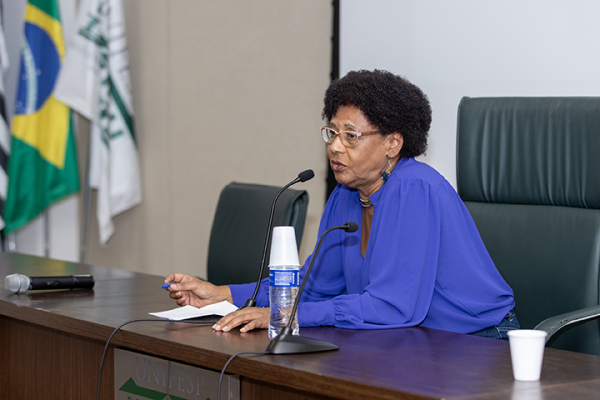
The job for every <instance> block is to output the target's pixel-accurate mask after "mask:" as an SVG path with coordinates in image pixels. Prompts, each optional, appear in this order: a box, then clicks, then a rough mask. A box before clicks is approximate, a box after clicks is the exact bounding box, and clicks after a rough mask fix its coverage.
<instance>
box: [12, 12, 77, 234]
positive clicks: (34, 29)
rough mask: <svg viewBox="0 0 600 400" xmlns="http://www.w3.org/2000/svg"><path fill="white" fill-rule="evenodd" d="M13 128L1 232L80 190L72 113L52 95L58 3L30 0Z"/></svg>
mask: <svg viewBox="0 0 600 400" xmlns="http://www.w3.org/2000/svg"><path fill="white" fill-rule="evenodd" d="M24 27H25V28H24V30H25V35H24V37H23V42H22V44H21V60H20V71H19V82H18V90H17V99H16V102H15V113H14V116H13V119H12V126H11V135H12V141H11V157H10V159H9V165H8V193H7V199H6V209H5V220H6V228H5V232H6V233H9V232H11V231H14V230H17V229H19V228H21V227H23V226H24V225H26V224H27V223H28V222H29V221H31V220H32V219H34V218H35V217H37V216H38V215H39V214H40V213H41V212H42V211H43V210H44V209H45V208H46V207H47V206H49V205H50V204H52V203H53V202H55V201H57V200H60V199H61V198H63V197H65V196H67V195H69V194H71V193H74V192H76V191H78V190H79V177H78V171H77V153H76V146H75V137H74V133H73V129H72V121H71V110H70V109H69V107H68V106H66V105H65V104H63V103H62V102H60V101H58V100H57V99H56V98H54V95H53V92H54V87H55V84H56V80H57V78H58V74H59V71H60V67H61V64H62V59H63V57H64V56H65V45H64V37H63V31H62V26H61V22H60V13H59V6H58V0H28V2H27V5H26V8H25V24H24Z"/></svg>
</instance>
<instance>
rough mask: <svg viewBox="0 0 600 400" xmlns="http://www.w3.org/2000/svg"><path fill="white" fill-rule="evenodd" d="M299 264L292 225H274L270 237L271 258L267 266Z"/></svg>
mask: <svg viewBox="0 0 600 400" xmlns="http://www.w3.org/2000/svg"><path fill="white" fill-rule="evenodd" d="M273 265H300V260H299V258H298V246H297V245H296V231H295V230H294V227H293V226H276V227H275V228H273V238H272V239H271V258H270V261H269V266H273Z"/></svg>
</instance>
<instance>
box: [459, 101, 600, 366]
mask: <svg viewBox="0 0 600 400" xmlns="http://www.w3.org/2000/svg"><path fill="white" fill-rule="evenodd" d="M457 181H458V193H459V194H460V196H461V198H462V199H463V201H464V202H465V204H466V205H467V208H468V209H469V211H470V212H471V215H472V216H473V219H474V220H475V223H476V225H477V228H478V229H479V232H480V234H481V237H482V239H483V241H484V243H485V245H486V247H487V249H488V251H489V253H490V255H491V257H492V259H493V260H494V262H495V264H496V266H497V267H498V270H499V271H500V273H501V274H502V276H503V277H504V278H505V279H506V281H507V282H508V284H509V285H510V286H511V287H512V288H513V290H514V293H515V301H516V308H515V310H516V313H517V318H518V319H519V322H520V323H521V327H522V328H536V329H543V330H546V331H548V332H549V337H548V340H547V345H548V346H550V347H555V348H561V349H567V350H573V351H579V352H585V353H590V354H600V326H599V321H598V318H595V317H597V316H598V315H600V306H599V304H600V302H599V299H600V289H599V285H600V283H599V268H600V97H597V98H596V97H586V98H583V97H547V98H542V97H540V98H533V97H531V98H525V97H522V98H519V97H512V98H511V97H506V98H468V97H465V98H463V99H462V101H461V103H460V105H459V109H458V130H457ZM593 318H595V319H593ZM546 319H547V320H546ZM588 319H593V320H590V321H587V322H585V323H583V322H582V321H586V320H588ZM542 321H544V322H542ZM563 327H564V329H562V328H563ZM559 329H561V330H560V332H558V333H557V331H558V330H559ZM555 333H557V334H556V335H555Z"/></svg>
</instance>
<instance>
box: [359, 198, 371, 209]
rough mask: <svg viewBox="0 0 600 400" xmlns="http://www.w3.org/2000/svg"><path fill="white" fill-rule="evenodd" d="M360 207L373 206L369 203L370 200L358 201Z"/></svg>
mask: <svg viewBox="0 0 600 400" xmlns="http://www.w3.org/2000/svg"><path fill="white" fill-rule="evenodd" d="M360 205H361V206H363V207H364V208H369V207H372V206H373V203H371V199H367V200H365V199H360Z"/></svg>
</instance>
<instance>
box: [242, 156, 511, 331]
mask: <svg viewBox="0 0 600 400" xmlns="http://www.w3.org/2000/svg"><path fill="white" fill-rule="evenodd" d="M371 201H372V203H373V205H374V215H373V221H372V224H371V233H370V237H369V243H368V246H367V253H366V257H363V255H362V253H361V251H360V234H361V229H359V230H358V231H357V232H354V233H346V232H344V231H342V230H334V231H332V232H330V233H329V234H328V235H327V236H326V237H325V240H324V241H323V245H322V247H321V251H320V253H319V254H318V255H317V257H318V259H317V260H316V261H315V265H314V267H313V270H312V272H311V275H310V276H309V279H308V281H307V283H306V287H305V289H304V293H303V295H302V298H301V301H300V305H299V307H298V321H299V323H300V325H301V326H319V325H333V326H337V327H342V328H354V329H384V328H398V327H407V326H416V325H419V326H425V327H429V328H435V329H443V330H447V331H453V332H459V333H472V332H476V331H479V330H481V329H484V328H488V327H490V326H494V325H498V323H499V322H500V321H501V320H502V319H503V318H504V316H505V315H506V314H507V313H508V312H509V311H510V310H512V309H513V307H514V304H515V303H514V297H513V292H512V290H511V288H510V287H509V286H508V285H507V284H506V282H505V281H504V279H502V277H501V276H500V273H499V272H498V270H497V269H496V267H495V265H494V263H493V261H492V259H491V258H490V256H489V254H488V252H487V250H486V248H485V246H484V244H483V242H482V240H481V237H480V236H479V232H478V231H477V228H476V227H475V223H474V222H473V219H472V218H471V215H470V214H469V212H468V210H467V209H466V207H465V205H464V204H463V202H462V200H461V199H460V198H459V196H458V194H457V193H456V191H455V190H454V188H453V187H452V186H451V185H450V183H448V181H446V180H445V179H444V177H443V176H442V175H440V174H439V173H438V172H437V171H436V170H434V169H433V168H431V167H430V166H428V165H427V164H423V163H421V162H419V161H416V160H415V159H413V158H404V159H401V160H400V162H399V163H398V165H397V166H396V168H395V169H394V171H393V173H392V175H391V176H390V178H389V179H388V181H387V182H386V183H385V184H384V185H383V186H382V187H381V189H379V191H377V192H376V193H374V194H373V195H371ZM348 221H355V222H357V223H358V224H359V225H360V223H361V222H362V206H361V205H360V201H359V194H358V191H357V190H356V189H351V188H349V187H347V186H345V185H338V186H337V187H336V188H335V190H334V191H333V193H332V194H331V196H330V197H329V200H328V201H327V204H326V206H325V210H324V212H323V216H322V218H321V223H320V226H319V237H320V236H321V235H322V234H323V232H324V231H325V230H327V229H328V228H330V227H332V226H336V225H342V224H344V223H345V222H348ZM311 259H312V255H311V256H309V257H308V258H307V260H306V262H305V264H304V266H303V267H302V269H301V271H300V280H301V281H302V280H303V279H304V271H306V269H307V268H308V265H309V264H310V261H311ZM230 288H231V293H232V296H233V301H234V303H235V304H236V305H238V306H241V305H242V304H244V302H245V301H246V300H247V299H248V298H250V297H251V296H252V293H253V290H254V284H248V285H231V286H230ZM257 304H258V305H259V306H268V304H269V282H268V279H265V280H264V281H263V282H262V283H261V290H260V291H259V294H258V296H257Z"/></svg>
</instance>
